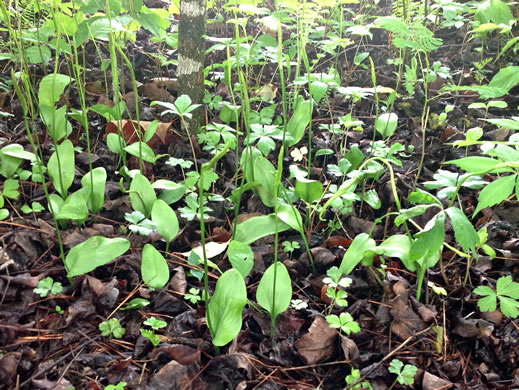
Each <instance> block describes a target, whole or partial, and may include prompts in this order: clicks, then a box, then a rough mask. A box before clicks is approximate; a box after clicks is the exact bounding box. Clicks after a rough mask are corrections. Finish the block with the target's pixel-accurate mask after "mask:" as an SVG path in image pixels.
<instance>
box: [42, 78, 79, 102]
mask: <svg viewBox="0 0 519 390" xmlns="http://www.w3.org/2000/svg"><path fill="white" fill-rule="evenodd" d="M72 80H73V79H72V77H70V76H67V75H64V74H59V73H52V74H49V75H47V76H45V77H44V78H42V79H41V81H40V87H39V89H38V101H39V105H47V106H52V107H53V106H54V104H55V103H56V102H57V101H58V100H59V98H60V96H61V94H62V93H63V92H64V91H65V88H66V86H67V85H69V84H70V82H71V81H72Z"/></svg>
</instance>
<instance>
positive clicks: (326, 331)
mask: <svg viewBox="0 0 519 390" xmlns="http://www.w3.org/2000/svg"><path fill="white" fill-rule="evenodd" d="M336 338H337V331H336V330H335V329H332V328H330V326H329V325H328V322H326V321H325V320H324V318H322V317H320V316H316V317H315V318H314V321H313V322H312V325H311V326H310V329H308V333H307V334H305V335H304V336H303V337H301V338H300V339H299V340H297V341H296V343H295V346H296V348H297V350H298V352H299V355H300V356H301V358H302V359H303V360H304V361H305V362H306V364H317V363H321V362H325V361H327V360H328V359H330V358H331V357H332V356H333V355H334V353H335V347H336V343H335V339H336Z"/></svg>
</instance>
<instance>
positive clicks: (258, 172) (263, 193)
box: [254, 156, 276, 207]
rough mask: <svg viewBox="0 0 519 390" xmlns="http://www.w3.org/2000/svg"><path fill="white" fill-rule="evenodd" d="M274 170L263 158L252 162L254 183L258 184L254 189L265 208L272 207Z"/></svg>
mask: <svg viewBox="0 0 519 390" xmlns="http://www.w3.org/2000/svg"><path fill="white" fill-rule="evenodd" d="M275 177H276V170H275V169H274V166H273V165H272V164H271V163H270V161H269V160H267V159H266V158H265V157H263V156H259V157H257V158H256V159H255V160H254V181H255V182H257V183H258V187H257V188H256V189H257V191H258V195H259V197H260V199H261V201H262V202H263V203H264V204H265V206H268V207H272V206H274V201H273V198H274V183H275Z"/></svg>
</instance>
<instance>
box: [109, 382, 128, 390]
mask: <svg viewBox="0 0 519 390" xmlns="http://www.w3.org/2000/svg"><path fill="white" fill-rule="evenodd" d="M126 385H127V383H126V382H119V383H118V384H116V385H108V386H106V387H105V390H124V387H125V386H126Z"/></svg>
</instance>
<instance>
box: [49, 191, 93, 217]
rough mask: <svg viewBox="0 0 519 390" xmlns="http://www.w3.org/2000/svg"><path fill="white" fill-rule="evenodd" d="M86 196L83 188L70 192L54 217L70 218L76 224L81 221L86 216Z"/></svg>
mask: <svg viewBox="0 0 519 390" xmlns="http://www.w3.org/2000/svg"><path fill="white" fill-rule="evenodd" d="M87 197H88V194H87V193H86V190H85V189H84V188H82V189H80V190H77V191H76V192H74V193H72V194H70V195H69V197H68V198H67V199H66V200H65V202H64V203H63V204H62V205H61V206H60V208H59V211H58V213H57V215H56V218H57V219H62V220H67V219H70V220H72V221H76V222H77V223H78V224H81V223H83V222H84V221H85V220H86V219H87V218H88V206H87Z"/></svg>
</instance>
